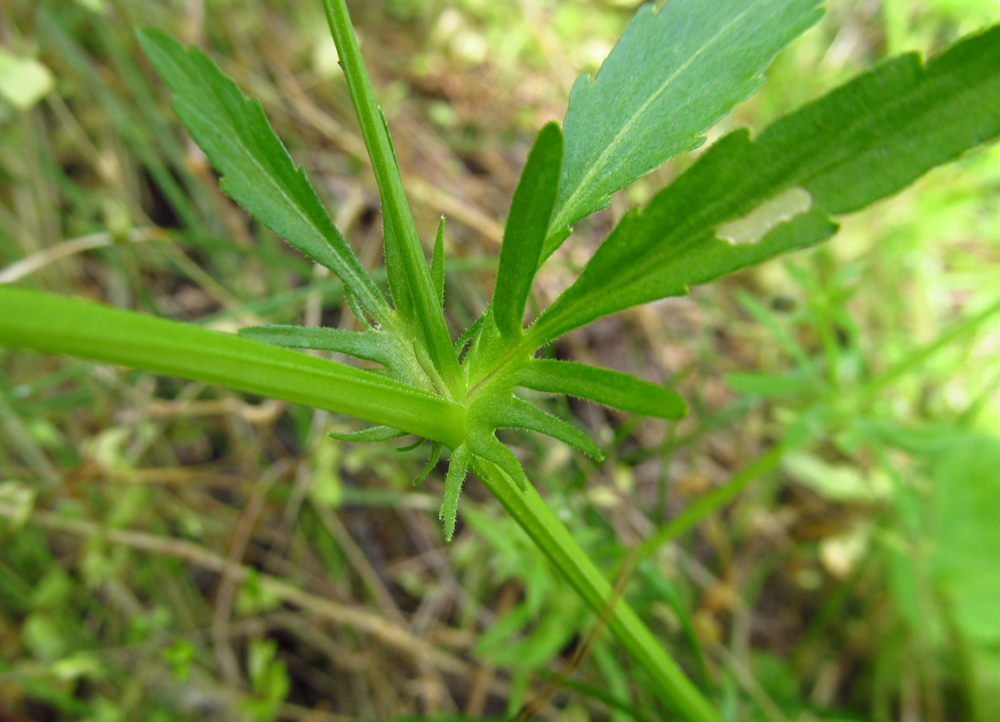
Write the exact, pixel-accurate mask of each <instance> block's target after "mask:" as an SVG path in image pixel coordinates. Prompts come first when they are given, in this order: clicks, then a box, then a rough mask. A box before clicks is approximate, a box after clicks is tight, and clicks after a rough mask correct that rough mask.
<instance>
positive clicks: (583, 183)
mask: <svg viewBox="0 0 1000 722" xmlns="http://www.w3.org/2000/svg"><path fill="white" fill-rule="evenodd" d="M759 4H760V3H759V2H757V3H753V4H752V5H750V6H749V7H747V8H746V9H745V10H744V11H743V12H741V13H739V14H738V15H736V16H735V17H734V18H733V19H732V20H730V21H729V22H728V23H726V24H725V25H724V26H723V27H722V28H721V29H720V30H719V32H717V33H716V34H715V35H714V36H713V37H712V38H711V39H710V40H709V41H708V42H706V43H705V44H704V45H702V47H701V48H700V49H699V50H698V51H697V52H695V53H694V54H693V55H692V56H691V57H690V58H688V60H687V61H685V62H684V64H683V65H681V66H680V67H679V68H677V69H676V70H675V71H674V72H673V73H672V74H671V75H670V76H669V77H667V78H665V79H664V81H663V82H662V83H661V84H660V87H658V88H657V89H656V91H655V92H654V93H653V94H652V95H650V96H649V98H647V99H646V101H645V102H644V103H643V104H642V105H641V106H640V107H639V109H638V110H637V111H636V112H635V113H633V114H632V116H631V117H630V118H629V119H628V120H627V121H626V122H625V124H624V125H623V126H622V128H621V130H619V131H618V133H617V134H615V137H614V138H613V139H612V140H611V142H610V143H609V144H608V145H607V147H606V148H605V149H604V151H602V152H601V154H600V155H599V156H598V157H597V160H596V161H594V163H592V164H591V165H590V168H589V169H588V170H587V172H586V173H585V174H584V176H583V178H581V180H580V182H579V183H578V184H577V186H576V188H575V189H574V191H573V193H572V194H571V195H570V197H569V198H567V199H566V202H565V203H564V204H563V206H562V209H560V212H559V215H558V216H557V218H556V220H555V222H553V224H552V228H554V229H557V230H558V229H561V228H562V227H563V226H564V225H566V221H565V220H564V216H566V215H567V213H568V211H569V209H571V208H573V206H574V204H575V203H576V201H577V199H578V197H579V196H580V194H581V193H583V191H584V190H585V189H586V188H587V187H588V186H589V185H590V181H591V180H593V178H594V176H595V175H596V174H597V171H598V169H599V168H601V167H602V166H603V165H604V163H605V162H606V161H607V159H608V156H609V155H611V154H612V153H614V152H615V151H616V150H617V149H618V146H620V145H621V143H622V141H623V139H624V137H625V136H626V135H627V134H628V133H630V132H631V131H632V128H634V127H635V125H636V123H638V119H639V118H640V117H641V116H642V115H643V114H645V113H646V111H647V110H649V107H650V106H651V105H652V104H653V103H655V102H656V101H657V100H659V98H660V97H661V96H662V95H663V93H665V92H666V90H667V87H668V86H669V85H671V84H672V83H673V82H674V81H675V80H676V79H677V77H678V76H679V75H681V74H682V73H684V72H686V71H687V69H688V68H689V67H690V66H691V64H692V63H693V62H694V61H695V60H697V59H698V58H699V57H700V56H701V55H702V54H703V53H704V52H705V51H706V50H707V49H708V48H709V47H711V46H713V45H714V44H715V43H716V42H717V41H718V40H719V38H720V37H722V36H723V35H724V34H726V33H727V32H729V30H730V28H731V27H732V26H733V25H734V24H736V22H737V21H739V20H741V19H742V18H743V17H744V16H745V15H746V14H747V13H749V12H750V11H751V10H753V9H754V8H756V7H757V6H758V5H759ZM660 12H663V10H661V11H660ZM598 72H600V71H598ZM591 82H592V83H596V82H597V80H596V78H595V79H594V80H593V81H591ZM696 135H697V134H696Z"/></svg>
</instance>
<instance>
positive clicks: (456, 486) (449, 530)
mask: <svg viewBox="0 0 1000 722" xmlns="http://www.w3.org/2000/svg"><path fill="white" fill-rule="evenodd" d="M469 457H470V454H469V445H468V444H462V445H461V446H459V447H458V448H457V449H455V450H454V451H453V452H451V459H449V460H448V475H447V476H446V477H445V482H444V500H443V501H442V502H441V511H440V512H438V519H440V520H441V521H443V522H444V538H445V540H446V541H451V539H452V537H454V536H455V524H456V522H457V521H458V499H459V497H460V496H461V495H462V484H463V483H464V482H465V476H466V474H468V472H469Z"/></svg>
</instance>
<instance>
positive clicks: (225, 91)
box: [139, 29, 389, 322]
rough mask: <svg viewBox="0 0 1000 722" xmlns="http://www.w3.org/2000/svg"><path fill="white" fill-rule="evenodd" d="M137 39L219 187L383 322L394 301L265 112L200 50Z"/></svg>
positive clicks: (157, 35)
mask: <svg viewBox="0 0 1000 722" xmlns="http://www.w3.org/2000/svg"><path fill="white" fill-rule="evenodd" d="M139 42H140V44H141V45H142V47H143V49H144V50H145V51H146V54H147V55H148V56H149V59H150V60H151V61H152V62H153V65H154V66H155V67H156V70H157V71H158V72H159V73H160V75H161V76H162V77H163V79H164V80H165V81H166V82H167V85H169V86H170V87H171V89H173V91H174V94H175V95H174V111H175V112H176V113H177V115H178V117H179V118H180V119H181V121H182V122H183V123H184V125H185V126H186V127H187V129H188V131H189V132H190V133H191V136H192V137H193V138H194V139H195V141H196V142H197V143H198V145H199V146H200V147H201V149H202V150H203V151H205V154H206V155H207V156H208V158H209V160H210V161H211V162H212V165H214V166H215V167H216V168H217V169H218V170H219V172H220V173H222V176H223V177H222V180H221V181H220V183H219V185H220V187H221V188H222V190H223V191H224V192H225V193H226V194H227V195H228V196H230V197H231V198H232V199H233V200H235V201H236V202H237V203H239V204H240V205H241V206H243V207H244V208H246V209H247V210H248V211H249V212H250V213H251V214H252V215H253V216H254V217H255V218H257V219H258V220H259V221H260V222H261V223H263V224H264V225H265V226H267V227H268V228H270V229H271V230H272V231H274V232H275V233H277V234H278V235H279V236H281V237H282V238H284V239H285V240H286V241H288V243H289V244H291V245H292V246H294V247H295V248H297V249H298V250H300V251H301V252H302V253H304V254H306V255H307V256H309V257H310V258H312V259H313V260H314V261H316V262H317V263H320V264H322V265H324V266H326V267H327V268H329V269H330V270H331V271H333V272H334V273H335V274H336V275H337V276H338V277H339V278H340V280H341V281H343V282H344V285H345V286H346V288H347V290H348V291H349V292H350V293H351V294H353V295H354V296H355V297H357V299H358V300H359V301H360V303H361V305H362V306H364V308H365V309H366V310H367V311H368V312H369V313H371V314H372V316H373V317H374V318H376V319H378V320H379V321H381V322H385V320H386V316H387V314H388V313H389V306H388V304H387V303H386V301H385V299H384V298H383V297H382V294H381V292H380V291H379V290H378V288H377V287H376V286H375V283H374V282H373V281H372V280H371V278H369V276H368V274H367V273H365V270H364V268H362V266H361V263H360V262H359V261H358V259H357V257H356V256H355V255H354V252H353V251H352V250H351V247H350V246H349V245H347V241H345V240H344V238H343V236H341V235H340V231H338V230H337V228H336V226H334V225H333V221H331V220H330V216H329V215H327V212H326V210H325V209H324V208H323V205H322V204H321V203H320V201H319V198H318V197H317V196H316V191H315V190H313V187H312V185H310V183H309V179H308V178H306V175H305V172H304V171H303V170H302V167H301V166H297V165H296V164H295V162H294V161H293V160H292V157H291V156H290V155H289V154H288V151H287V150H286V149H285V146H284V145H282V143H281V141H280V140H279V139H278V136H277V135H275V133H274V131H273V130H272V129H271V126H270V125H269V124H268V122H267V118H266V117H265V116H264V110H263V108H261V105H260V101H258V100H257V99H255V98H248V97H247V96H245V95H244V94H243V93H242V92H241V91H240V89H239V87H237V85H236V83H234V82H233V81H232V80H230V79H229V78H228V77H226V75H225V74H224V73H223V72H222V71H221V70H219V68H218V67H217V66H216V65H215V63H213V62H212V61H211V60H210V59H209V58H208V57H207V56H206V55H205V54H204V53H202V52H201V51H200V50H198V49H197V48H191V49H190V50H185V49H184V47H183V46H181V45H180V43H178V42H177V41H176V40H174V39H173V38H171V37H169V36H167V35H165V34H164V33H161V32H159V31H157V30H149V29H146V30H141V31H140V32H139Z"/></svg>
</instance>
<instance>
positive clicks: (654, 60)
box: [543, 0, 822, 258]
mask: <svg viewBox="0 0 1000 722" xmlns="http://www.w3.org/2000/svg"><path fill="white" fill-rule="evenodd" d="M821 15H822V11H821V9H820V8H819V0H719V1H717V2H712V3H705V2H703V0H671V2H669V3H667V4H666V5H665V6H664V7H663V9H662V10H660V11H659V12H656V11H655V10H654V9H653V6H652V5H644V6H643V7H642V8H640V9H639V12H638V13H636V15H635V17H634V18H633V19H632V21H631V22H629V24H628V27H627V28H626V29H625V32H624V34H623V35H622V37H621V39H620V40H619V42H618V44H617V45H616V46H615V48H614V49H613V50H612V52H611V54H610V55H609V56H608V58H607V59H606V60H605V61H604V63H603V64H602V65H601V68H600V70H599V71H598V73H597V76H596V77H595V78H594V79H593V80H591V79H590V78H588V77H587V76H581V77H580V78H578V79H577V81H576V83H575V84H574V85H573V90H572V93H571V95H570V104H569V108H568V109H567V112H566V121H565V124H564V133H565V135H566V157H565V162H564V167H563V173H562V182H561V184H560V189H559V198H558V200H557V202H556V209H555V212H554V214H553V218H552V224H551V227H550V239H549V240H548V242H547V243H546V246H545V251H544V254H543V258H544V257H548V255H549V254H551V253H552V251H553V250H555V248H557V247H558V245H559V243H560V242H561V239H560V236H562V235H563V234H564V233H565V229H566V228H567V227H568V226H571V225H573V224H574V223H576V221H578V220H579V219H581V218H583V217H584V216H587V215H589V214H591V213H593V212H594V211H596V210H599V209H601V208H603V207H604V206H605V205H607V203H608V202H609V200H610V196H611V194H612V193H614V192H615V191H618V190H620V189H622V188H624V187H625V186H626V185H628V184H629V183H631V182H632V181H634V180H636V179H637V178H639V177H641V176H643V175H645V174H646V173H648V172H649V171H651V170H653V169H654V168H657V167H658V166H660V165H662V164H663V163H664V162H666V161H667V160H668V159H670V158H671V157H673V156H675V155H677V154H678V153H681V152H684V151H687V150H691V149H693V148H696V147H698V146H699V145H701V143H703V142H704V137H703V135H702V134H703V133H704V132H705V131H706V130H707V129H708V128H710V127H711V126H713V125H714V124H715V123H716V122H718V121H719V120H720V119H721V118H722V117H723V116H724V115H725V114H726V113H728V112H729V110H731V109H732V107H733V106H734V105H736V104H737V103H739V102H740V101H742V100H744V99H745V98H747V97H748V96H750V95H751V94H752V93H753V92H754V91H755V90H756V89H757V88H758V87H759V86H760V84H761V82H762V77H761V73H762V72H763V70H764V69H765V68H766V67H767V65H768V64H769V63H770V62H771V60H772V59H773V58H774V56H775V55H776V54H777V52H778V51H779V50H781V48H783V47H784V46H785V45H787V44H788V43H789V42H790V41H791V40H792V39H794V38H795V37H796V36H798V35H799V34H800V33H801V32H802V31H804V30H805V29H807V28H808V27H810V26H811V25H813V24H814V23H815V22H816V21H817V20H818V19H819V18H820V16H821Z"/></svg>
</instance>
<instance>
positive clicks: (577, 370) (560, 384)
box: [514, 359, 687, 419]
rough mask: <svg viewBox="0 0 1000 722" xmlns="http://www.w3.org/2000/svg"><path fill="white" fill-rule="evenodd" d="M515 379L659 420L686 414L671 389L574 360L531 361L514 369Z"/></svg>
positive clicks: (539, 387)
mask: <svg viewBox="0 0 1000 722" xmlns="http://www.w3.org/2000/svg"><path fill="white" fill-rule="evenodd" d="M514 381H515V383H516V384H517V385H518V386H523V387H524V388H526V389H534V390H535V391H544V392H545V393H550V394H566V395H568V396H576V397H579V398H584V399H590V400H591V401H596V402H597V403H599V404H603V405H604V406H610V407H612V408H615V409H621V410H622V411H630V412H632V413H635V414H644V415H646V416H656V417H658V418H661V419H679V418H681V417H682V416H684V414H685V413H687V403H685V401H684V399H683V398H682V397H681V396H680V394H678V393H677V392H675V391H672V390H671V389H668V388H664V387H663V386H657V385H656V384H651V383H649V382H648V381H643V380H641V379H637V378H635V377H634V376H629V375H628V374H623V373H619V372H618V371H611V370H609V369H601V368H596V367H594V366H587V365H585V364H581V363H576V362H574V361H555V360H548V359H545V360H535V361H530V362H529V363H528V364H526V365H525V366H524V368H522V369H520V370H519V371H518V372H517V375H516V377H515V379H514Z"/></svg>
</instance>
